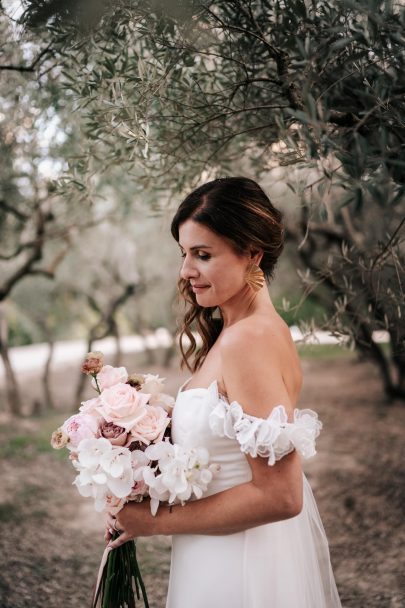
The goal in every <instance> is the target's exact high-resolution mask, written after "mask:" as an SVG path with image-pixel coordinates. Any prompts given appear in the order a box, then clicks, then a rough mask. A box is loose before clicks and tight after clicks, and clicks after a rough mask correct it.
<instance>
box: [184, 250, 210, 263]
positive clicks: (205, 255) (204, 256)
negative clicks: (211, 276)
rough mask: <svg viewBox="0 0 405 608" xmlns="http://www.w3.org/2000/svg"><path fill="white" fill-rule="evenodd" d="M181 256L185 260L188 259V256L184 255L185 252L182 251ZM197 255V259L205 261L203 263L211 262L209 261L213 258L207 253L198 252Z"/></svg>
mask: <svg viewBox="0 0 405 608" xmlns="http://www.w3.org/2000/svg"><path fill="white" fill-rule="evenodd" d="M180 255H181V257H182V258H185V257H186V254H185V253H184V251H181V252H180ZM195 255H196V257H197V258H198V259H199V260H203V261H207V260H209V259H210V257H211V256H210V254H209V253H205V251H196V252H195Z"/></svg>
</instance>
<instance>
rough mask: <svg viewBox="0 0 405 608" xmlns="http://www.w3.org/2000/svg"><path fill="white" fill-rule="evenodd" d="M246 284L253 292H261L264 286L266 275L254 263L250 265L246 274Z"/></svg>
mask: <svg viewBox="0 0 405 608" xmlns="http://www.w3.org/2000/svg"><path fill="white" fill-rule="evenodd" d="M245 280H246V283H247V284H248V285H249V287H251V288H252V289H253V291H259V289H261V288H262V287H263V285H264V273H263V270H262V269H261V268H260V266H258V265H257V264H255V263H254V262H252V263H251V264H249V266H248V267H247V270H246V274H245Z"/></svg>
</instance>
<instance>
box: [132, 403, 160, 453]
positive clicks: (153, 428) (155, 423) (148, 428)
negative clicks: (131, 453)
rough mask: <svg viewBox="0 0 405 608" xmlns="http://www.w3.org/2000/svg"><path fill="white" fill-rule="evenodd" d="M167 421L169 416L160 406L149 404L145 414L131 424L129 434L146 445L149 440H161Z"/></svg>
mask: <svg viewBox="0 0 405 608" xmlns="http://www.w3.org/2000/svg"><path fill="white" fill-rule="evenodd" d="M169 423H170V418H169V417H168V415H167V412H166V411H165V410H164V409H163V408H162V407H155V406H153V405H150V406H148V408H147V411H146V414H145V416H144V417H143V418H142V419H141V420H139V421H138V422H137V423H136V424H135V425H134V426H133V428H132V430H131V436H132V437H133V439H134V440H135V441H140V442H142V443H144V444H146V445H149V444H150V443H151V441H161V440H162V438H163V435H164V432H165V430H166V427H167V426H168V424H169Z"/></svg>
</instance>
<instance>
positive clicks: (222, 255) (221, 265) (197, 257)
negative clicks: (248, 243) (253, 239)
mask: <svg viewBox="0 0 405 608" xmlns="http://www.w3.org/2000/svg"><path fill="white" fill-rule="evenodd" d="M179 246H180V249H181V253H182V257H183V258H184V261H183V266H182V268H181V271H180V276H181V277H182V278H183V279H185V280H186V281H189V283H190V284H191V286H192V289H193V291H194V293H195V296H196V300H197V303H198V304H199V305H200V306H203V307H211V306H222V305H223V304H224V303H225V302H227V301H228V300H229V299H230V298H232V297H233V296H235V295H236V294H237V293H238V292H240V291H241V290H242V289H243V288H246V281H245V278H244V277H245V273H246V268H247V267H248V264H249V259H250V258H249V257H248V255H246V256H240V255H237V254H236V253H235V251H234V249H233V248H232V246H231V244H230V242H229V241H228V239H226V238H225V237H222V236H219V235H217V234H215V232H212V231H211V230H210V229H209V228H207V227H206V226H203V225H202V224H199V223H197V222H195V221H193V220H191V219H190V220H186V221H185V222H184V223H183V224H181V226H180V228H179Z"/></svg>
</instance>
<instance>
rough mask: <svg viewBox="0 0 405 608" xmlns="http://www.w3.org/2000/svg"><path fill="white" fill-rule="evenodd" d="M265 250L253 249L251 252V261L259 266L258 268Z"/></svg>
mask: <svg viewBox="0 0 405 608" xmlns="http://www.w3.org/2000/svg"><path fill="white" fill-rule="evenodd" d="M263 253H264V252H263V250H262V249H251V250H250V261H251V262H254V263H255V264H257V266H259V265H260V262H261V260H262V257H263Z"/></svg>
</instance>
